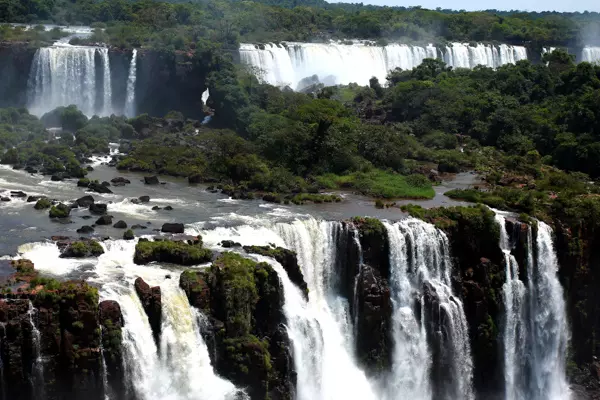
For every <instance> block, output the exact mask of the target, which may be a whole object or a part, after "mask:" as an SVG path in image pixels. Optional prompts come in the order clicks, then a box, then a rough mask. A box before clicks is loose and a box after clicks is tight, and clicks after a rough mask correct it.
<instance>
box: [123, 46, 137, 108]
mask: <svg viewBox="0 0 600 400" xmlns="http://www.w3.org/2000/svg"><path fill="white" fill-rule="evenodd" d="M136 80H137V49H133V52H132V53H131V63H130V64H129V76H128V77H127V97H126V99H125V115H126V116H128V117H135V82H136Z"/></svg>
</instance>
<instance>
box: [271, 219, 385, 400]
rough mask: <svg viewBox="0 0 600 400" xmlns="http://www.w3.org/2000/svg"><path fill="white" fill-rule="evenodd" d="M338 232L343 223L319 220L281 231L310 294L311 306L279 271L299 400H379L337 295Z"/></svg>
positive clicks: (344, 302)
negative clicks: (359, 360) (357, 357)
mask: <svg viewBox="0 0 600 400" xmlns="http://www.w3.org/2000/svg"><path fill="white" fill-rule="evenodd" d="M339 229H343V227H342V226H341V224H339V223H334V222H319V221H316V220H314V219H309V220H306V221H295V222H294V223H292V224H279V225H277V226H276V230H277V232H278V234H279V235H280V237H281V238H282V239H283V243H282V244H283V245H285V247H287V248H290V249H292V250H294V251H296V253H297V255H298V257H299V259H298V261H299V264H300V265H301V267H302V272H303V274H304V278H305V280H306V283H307V285H308V288H309V293H310V294H309V301H308V302H306V301H305V300H304V298H303V297H302V295H301V294H300V292H299V290H298V288H297V287H296V286H294V285H293V284H292V283H291V281H290V280H289V278H288V277H287V274H286V273H285V271H284V270H283V268H282V267H281V266H278V267H277V268H276V270H277V273H278V274H279V275H280V277H281V281H282V284H283V287H284V292H285V305H284V312H285V315H286V318H287V320H288V334H289V335H290V338H291V340H292V343H293V346H294V363H295V365H296V371H297V372H298V385H297V399H298V400H314V399H321V400H334V399H349V400H350V399H357V400H358V399H360V400H375V399H377V396H376V394H375V390H374V388H373V386H372V384H371V383H370V382H369V381H368V379H367V377H366V375H365V373H364V372H363V371H362V370H360V369H359V368H358V366H357V365H356V361H355V359H354V346H353V343H354V340H353V337H354V334H353V330H352V321H351V318H350V313H349V307H348V302H347V300H346V299H344V298H343V297H342V296H340V295H339V294H338V293H336V290H335V277H334V276H333V273H334V269H333V266H334V263H335V256H336V243H335V242H334V241H333V238H334V237H335V231H336V230H339Z"/></svg>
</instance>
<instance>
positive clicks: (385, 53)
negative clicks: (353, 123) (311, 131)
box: [240, 42, 527, 90]
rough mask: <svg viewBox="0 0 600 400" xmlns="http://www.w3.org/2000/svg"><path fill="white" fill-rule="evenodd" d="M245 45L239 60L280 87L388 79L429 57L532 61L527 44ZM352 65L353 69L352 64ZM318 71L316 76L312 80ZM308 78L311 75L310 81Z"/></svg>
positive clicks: (489, 62)
mask: <svg viewBox="0 0 600 400" xmlns="http://www.w3.org/2000/svg"><path fill="white" fill-rule="evenodd" d="M260 46H261V47H259V46H257V45H252V44H241V45H240V58H241V61H242V62H243V63H245V64H248V65H250V66H251V67H253V68H255V69H257V71H256V72H257V73H258V74H259V75H260V76H261V78H262V80H263V81H265V82H267V83H270V84H272V85H276V86H284V85H288V86H290V87H291V88H293V89H295V90H301V89H303V88H304V87H306V86H309V85H311V84H314V83H317V82H322V83H325V84H326V85H335V84H348V83H352V82H356V83H358V84H361V85H366V84H368V83H369V79H370V78H371V77H373V76H375V77H377V78H378V79H379V81H380V82H384V81H385V78H386V75H387V73H388V71H390V70H393V69H395V68H402V69H413V68H415V67H416V66H418V65H419V64H421V63H422V62H423V60H424V59H425V58H439V59H442V60H444V61H445V62H446V63H447V64H448V65H449V66H452V67H461V68H473V67H475V66H477V65H480V64H482V65H485V66H487V67H491V68H497V67H499V66H501V65H504V64H508V63H513V64H514V63H515V62H517V61H519V60H524V59H527V50H526V49H525V47H522V46H509V45H500V46H492V45H483V44H478V45H477V46H470V45H468V44H463V43H452V44H451V45H449V46H446V47H444V48H443V49H438V48H436V47H435V46H433V45H428V46H425V47H423V46H412V45H406V44H390V45H387V46H373V45H368V44H366V43H362V42H361V43H355V44H352V45H347V44H339V43H329V44H322V43H287V44H285V45H281V44H266V45H264V47H263V45H260ZM348 65H352V68H348ZM313 75H316V76H317V78H318V80H317V79H313V78H312V77H313ZM305 78H307V79H305Z"/></svg>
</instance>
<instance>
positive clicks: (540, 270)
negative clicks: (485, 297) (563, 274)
mask: <svg viewBox="0 0 600 400" xmlns="http://www.w3.org/2000/svg"><path fill="white" fill-rule="evenodd" d="M494 211H495V210H494ZM495 212H496V221H497V222H498V224H499V225H500V248H501V249H502V251H503V252H504V258H505V264H506V265H505V270H506V282H505V283H504V285H503V287H502V294H503V300H504V305H505V318H504V329H503V336H504V364H505V365H504V378H505V388H506V389H505V399H506V400H565V399H569V398H570V390H569V386H568V383H567V381H566V376H565V356H566V348H567V343H568V341H569V332H568V327H567V316H566V311H565V301H564V298H563V290H562V287H561V285H560V282H559V280H558V276H557V272H558V261H557V258H556V252H555V250H554V245H553V242H552V229H551V228H550V227H549V226H548V225H547V224H545V223H544V222H542V221H538V222H537V226H538V229H537V237H536V240H535V245H534V241H533V237H532V236H533V234H532V229H531V227H530V226H527V230H526V235H527V285H525V283H523V282H522V281H521V280H520V279H519V265H518V263H517V261H516V259H515V258H514V257H513V256H512V254H511V244H510V237H509V236H508V234H507V232H506V228H505V226H506V224H505V217H504V215H503V213H501V212H499V211H495ZM517 226H520V225H519V223H517Z"/></svg>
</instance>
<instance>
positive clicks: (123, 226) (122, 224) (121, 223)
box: [113, 220, 127, 229]
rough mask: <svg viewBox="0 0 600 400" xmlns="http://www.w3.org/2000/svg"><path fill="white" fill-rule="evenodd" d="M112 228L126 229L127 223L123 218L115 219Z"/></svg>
mask: <svg viewBox="0 0 600 400" xmlns="http://www.w3.org/2000/svg"><path fill="white" fill-rule="evenodd" d="M113 228H117V229H126V228H127V223H126V222H125V221H123V220H120V221H117V223H116V224H114V225H113Z"/></svg>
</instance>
